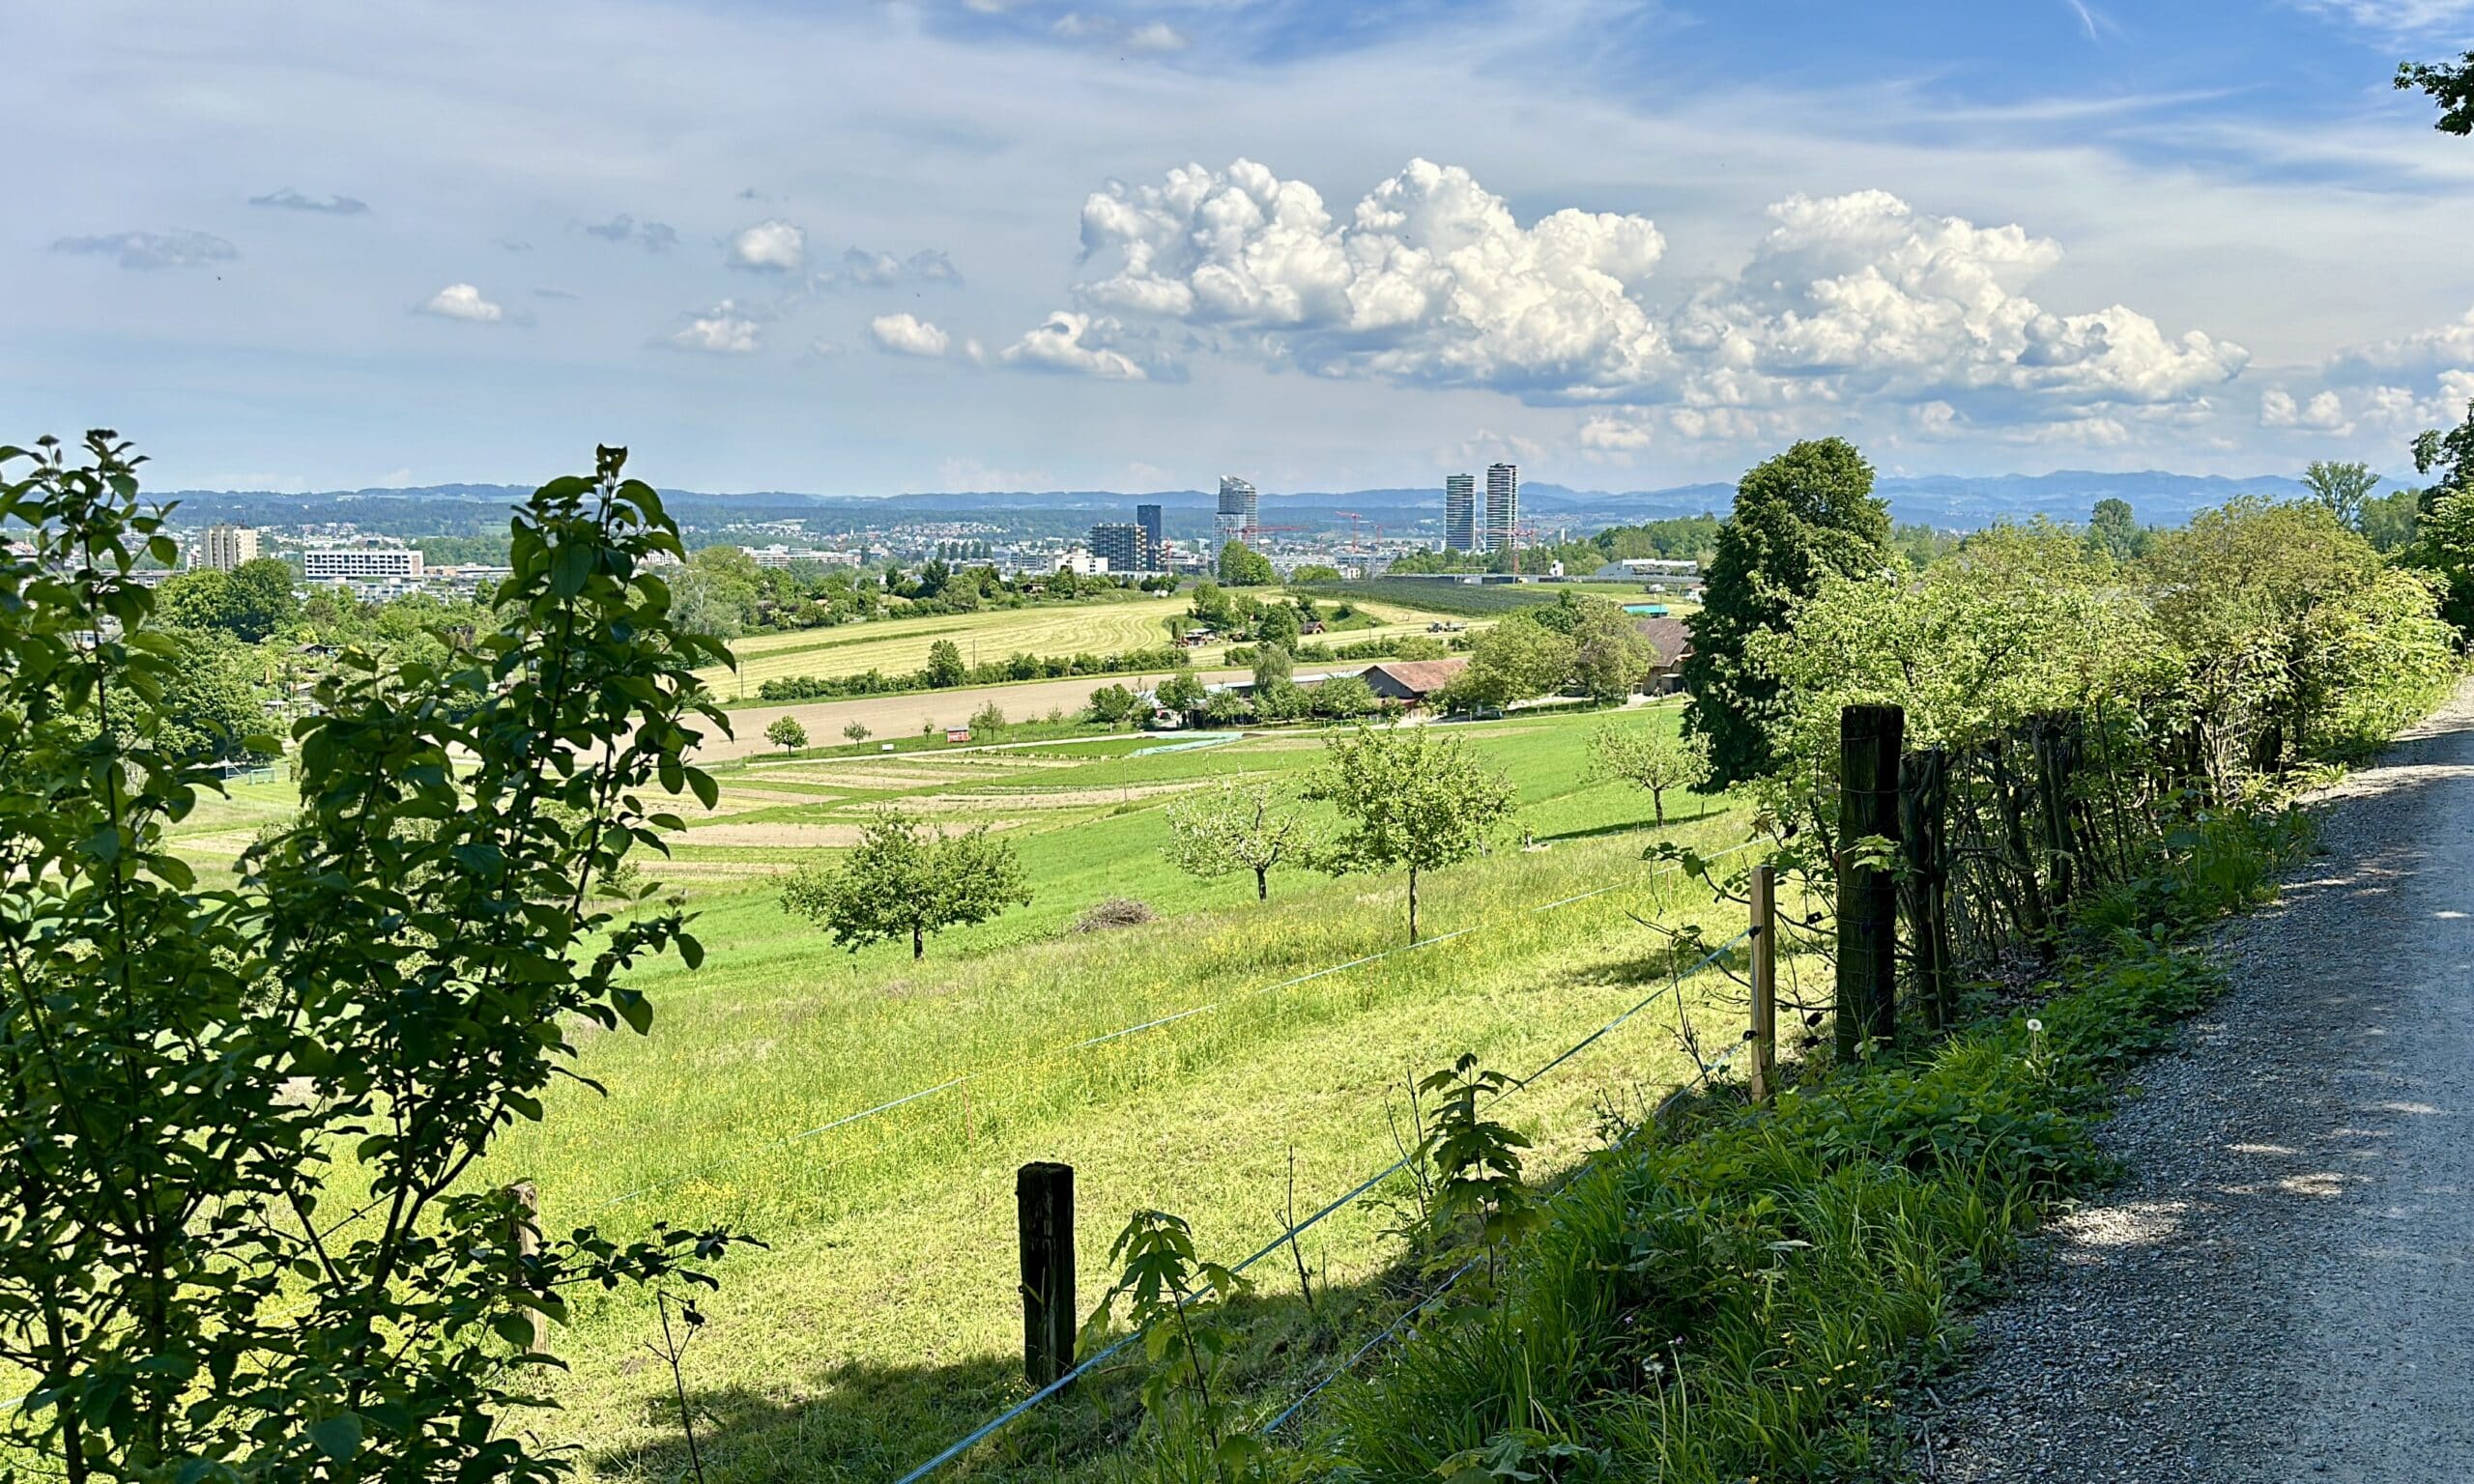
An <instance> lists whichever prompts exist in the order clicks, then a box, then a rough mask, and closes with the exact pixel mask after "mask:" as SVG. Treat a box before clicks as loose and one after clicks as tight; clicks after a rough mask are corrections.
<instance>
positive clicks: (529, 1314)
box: [508, 1180, 550, 1356]
mask: <svg viewBox="0 0 2474 1484" xmlns="http://www.w3.org/2000/svg"><path fill="white" fill-rule="evenodd" d="M508 1193H509V1194H511V1195H513V1196H514V1197H515V1216H514V1218H513V1230H512V1231H511V1232H510V1233H509V1235H510V1236H511V1237H513V1238H514V1239H515V1241H514V1246H515V1255H516V1256H518V1257H536V1256H538V1255H539V1254H540V1251H541V1192H540V1191H539V1190H537V1189H535V1188H534V1187H533V1184H532V1182H531V1181H529V1180H526V1181H519V1182H517V1183H516V1184H514V1185H512V1186H510V1187H509V1188H508ZM525 1318H526V1319H527V1320H528V1321H530V1322H531V1324H532V1342H531V1343H530V1344H528V1345H526V1346H525V1347H524V1353H525V1354H526V1355H529V1356H546V1355H548V1354H549V1353H550V1320H549V1316H547V1315H545V1314H543V1313H542V1312H541V1311H540V1310H539V1309H527V1310H525Z"/></svg>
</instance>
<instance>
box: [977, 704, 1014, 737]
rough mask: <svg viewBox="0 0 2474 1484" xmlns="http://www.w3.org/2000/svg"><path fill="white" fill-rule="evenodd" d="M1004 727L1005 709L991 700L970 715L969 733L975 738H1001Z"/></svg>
mask: <svg viewBox="0 0 2474 1484" xmlns="http://www.w3.org/2000/svg"><path fill="white" fill-rule="evenodd" d="M1005 725H1006V724H1005V708H1004V707H1003V706H1000V705H998V704H997V703H996V702H994V701H990V702H989V703H988V704H986V705H984V706H982V707H980V708H979V709H978V710H976V711H973V712H972V713H971V714H970V732H971V735H972V736H975V737H976V736H991V737H1002V736H1003V735H1005Z"/></svg>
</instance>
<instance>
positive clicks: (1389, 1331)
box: [1259, 933, 1750, 1438]
mask: <svg viewBox="0 0 2474 1484" xmlns="http://www.w3.org/2000/svg"><path fill="white" fill-rule="evenodd" d="M1744 936H1747V937H1748V936H1750V934H1749V933H1747V934H1744ZM1739 941H1740V939H1739ZM1729 946H1732V945H1729ZM1724 951H1725V950H1724V949H1721V950H1720V952H1724ZM1715 956H1716V955H1714V954H1713V955H1712V957H1715ZM1702 962H1703V964H1707V963H1708V962H1709V960H1708V959H1704V960H1702ZM1698 972H1700V966H1699V965H1696V966H1695V967H1694V968H1693V969H1691V970H1688V971H1687V976H1686V977H1689V975H1690V974H1694V973H1698ZM1742 1045H1743V1043H1742V1042H1737V1043H1736V1044H1735V1045H1732V1046H1729V1047H1728V1048H1727V1049H1726V1052H1725V1054H1724V1055H1722V1056H1720V1057H1719V1058H1718V1059H1717V1060H1716V1061H1714V1062H1712V1063H1710V1064H1709V1065H1708V1066H1706V1067H1704V1068H1702V1069H1701V1070H1699V1071H1697V1072H1695V1073H1694V1074H1693V1077H1692V1080H1691V1081H1689V1082H1686V1083H1684V1084H1683V1086H1681V1087H1677V1088H1674V1089H1672V1090H1670V1091H1669V1092H1668V1093H1667V1095H1666V1096H1665V1097H1664V1098H1661V1099H1658V1104H1657V1106H1656V1107H1654V1108H1652V1109H1651V1110H1650V1116H1649V1118H1648V1119H1647V1120H1645V1121H1644V1125H1643V1127H1656V1126H1657V1121H1658V1120H1659V1119H1660V1118H1663V1117H1665V1116H1666V1110H1667V1109H1669V1108H1671V1107H1673V1106H1675V1104H1676V1102H1677V1101H1678V1099H1682V1098H1683V1096H1684V1095H1685V1094H1687V1093H1695V1092H1699V1091H1700V1090H1701V1089H1703V1088H1705V1087H1708V1086H1709V1085H1710V1083H1711V1080H1712V1078H1714V1077H1715V1076H1716V1075H1717V1074H1718V1073H1719V1072H1720V1071H1723V1070H1726V1066H1727V1064H1728V1063H1729V1062H1732V1061H1734V1060H1735V1058H1736V1052H1737V1051H1739V1050H1740V1049H1742ZM1558 1060H1561V1058H1558ZM1549 1065H1552V1064H1549ZM1541 1070H1542V1069H1541ZM1635 1131H1637V1130H1635ZM1629 1142H1631V1134H1630V1133H1626V1134H1625V1136H1624V1137H1623V1138H1621V1139H1618V1140H1617V1141H1616V1142H1615V1144H1614V1145H1613V1146H1612V1147H1613V1148H1615V1149H1621V1148H1623V1147H1624V1146H1625V1144H1627V1143H1629ZM1571 1189H1572V1187H1571V1186H1570V1185H1568V1184H1567V1185H1566V1186H1565V1187H1564V1188H1563V1189H1561V1190H1558V1191H1556V1192H1555V1193H1554V1194H1553V1195H1550V1196H1548V1197H1547V1198H1546V1204H1547V1205H1548V1206H1550V1207H1551V1206H1553V1205H1554V1204H1555V1203H1556V1202H1557V1201H1560V1200H1562V1199H1563V1198H1564V1197H1565V1196H1566V1195H1568V1194H1569V1193H1570V1191H1571ZM1476 1266H1478V1259H1476V1258H1474V1257H1473V1258H1471V1259H1470V1260H1469V1261H1467V1262H1465V1263H1462V1264H1461V1265H1460V1266H1459V1267H1458V1268H1456V1269H1454V1270H1453V1271H1452V1273H1451V1275H1450V1276H1448V1277H1446V1278H1445V1279H1444V1280H1443V1281H1442V1282H1441V1283H1439V1284H1437V1285H1436V1286H1435V1289H1434V1291H1433V1292H1432V1293H1430V1294H1428V1295H1426V1296H1425V1297H1424V1299H1419V1300H1418V1302H1417V1305H1416V1306H1415V1307H1413V1308H1411V1309H1409V1310H1408V1311H1407V1312H1405V1313H1403V1314H1401V1315H1400V1316H1399V1317H1398V1318H1397V1319H1395V1320H1394V1321H1392V1323H1390V1324H1388V1325H1386V1326H1384V1327H1383V1328H1382V1329H1381V1330H1380V1331H1379V1332H1378V1333H1376V1335H1375V1336H1374V1338H1372V1339H1370V1340H1368V1341H1366V1343H1365V1344H1364V1345H1361V1346H1359V1347H1358V1348H1357V1351H1356V1352H1355V1353H1354V1354H1352V1355H1351V1356H1349V1357H1348V1358H1347V1359H1346V1360H1343V1361H1341V1362H1340V1363H1339V1364H1338V1365H1336V1366H1334V1367H1332V1368H1331V1369H1330V1370H1329V1371H1326V1372H1324V1373H1323V1377H1322V1379H1321V1380H1319V1381H1317V1382H1315V1383H1314V1384H1312V1385H1310V1386H1309V1387H1307V1388H1306V1390H1305V1391H1304V1392H1303V1393H1302V1394H1301V1395H1299V1397H1298V1398H1297V1400H1295V1401H1293V1402H1291V1403H1289V1404H1288V1406H1287V1407H1286V1408H1285V1409H1283V1410H1282V1411H1281V1412H1280V1415H1278V1416H1276V1417H1274V1418H1272V1419H1271V1420H1270V1421H1269V1422H1266V1423H1264V1424H1263V1425H1262V1427H1261V1429H1260V1430H1259V1433H1260V1436H1262V1437H1264V1438H1269V1437H1272V1436H1273V1435H1274V1434H1276V1433H1278V1432H1279V1431H1280V1429H1281V1428H1282V1427H1284V1426H1286V1425H1287V1423H1288V1420H1289V1419H1290V1418H1291V1417H1294V1416H1296V1415H1297V1414H1298V1413H1300V1412H1303V1411H1305V1410H1306V1404H1307V1403H1308V1402H1310V1401H1312V1400H1313V1399H1314V1398H1315V1396H1316V1395H1317V1394H1318V1393H1319V1392H1321V1391H1322V1389H1323V1388H1324V1387H1325V1386H1328V1385H1330V1384H1332V1383H1334V1382H1336V1381H1338V1380H1339V1379H1340V1378H1341V1377H1343V1376H1345V1375H1347V1374H1348V1373H1349V1372H1351V1371H1353V1370H1356V1369H1357V1367H1358V1363H1359V1362H1360V1361H1362V1360H1364V1359H1365V1358H1366V1356H1369V1355H1372V1354H1373V1353H1374V1352H1375V1350H1376V1349H1378V1348H1379V1347H1380V1346H1381V1345H1382V1344H1383V1342H1384V1341H1386V1340H1389V1339H1390V1338H1392V1337H1393V1336H1394V1335H1395V1334H1397V1333H1399V1332H1400V1329H1401V1327H1403V1326H1405V1325H1407V1324H1408V1323H1409V1322H1410V1321H1412V1320H1414V1319H1416V1318H1417V1317H1418V1316H1419V1315H1421V1314H1423V1313H1424V1312H1425V1311H1426V1310H1427V1309H1429V1308H1431V1307H1433V1306H1434V1305H1435V1303H1437V1302H1438V1301H1440V1300H1441V1299H1442V1298H1443V1297H1444V1296H1445V1295H1446V1294H1449V1293H1450V1292H1452V1289H1453V1285H1454V1284H1456V1283H1458V1282H1459V1281H1460V1280H1461V1278H1462V1277H1464V1276H1466V1275H1467V1274H1468V1271H1469V1270H1470V1269H1472V1268H1475V1267H1476Z"/></svg>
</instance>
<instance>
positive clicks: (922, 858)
mask: <svg viewBox="0 0 2474 1484" xmlns="http://www.w3.org/2000/svg"><path fill="white" fill-rule="evenodd" d="M1030 899H1031V892H1030V888H1029V886H1028V885H1026V884H1025V883H1024V881H1023V878H1022V863H1021V861H1020V860H1019V859H1017V858H1016V857H1015V854H1014V847H1013V846H1012V845H1009V844H1007V843H1006V842H1003V841H1001V840H996V839H993V838H992V837H991V836H990V835H989V833H988V826H987V825H984V824H982V825H975V826H973V827H972V828H970V829H967V830H964V831H963V832H962V833H961V834H959V835H950V836H948V835H942V834H939V833H938V831H937V830H936V828H935V826H934V825H929V824H922V823H921V822H920V821H918V820H917V819H914V818H912V817H910V816H909V815H907V814H905V813H901V812H900V811H898V810H890V809H888V810H884V811H882V812H880V813H877V816H876V817H875V818H873V819H871V820H869V821H868V823H867V824H866V825H864V826H862V827H861V829H860V832H859V843H858V844H856V845H855V846H853V847H851V850H850V853H849V856H848V857H846V858H845V859H844V860H843V861H842V862H841V863H840V864H839V865H835V866H811V867H808V868H806V869H804V870H799V871H797V872H795V873H793V874H792V875H791V878H790V879H789V880H788V881H786V882H785V883H783V886H782V906H783V908H784V909H785V910H787V911H790V912H792V913H795V914H797V915H798V916H800V917H804V918H806V919H808V920H809V921H810V922H813V923H815V924H816V925H817V926H818V927H820V928H824V929H825V930H826V931H828V932H830V933H832V934H833V941H834V942H836V943H839V944H841V945H842V946H843V947H845V948H847V949H849V950H850V952H852V953H854V954H855V953H857V952H858V951H859V950H861V949H863V948H865V947H867V946H868V945H869V944H871V943H877V942H883V941H886V940H889V939H890V940H894V941H899V940H901V939H903V938H908V939H909V940H910V956H911V957H913V958H917V957H920V956H923V955H925V954H926V953H927V952H928V940H929V939H930V938H931V937H934V936H935V934H937V933H939V932H942V931H944V930H945V929H946V928H962V927H967V926H969V925H971V924H973V923H984V922H987V921H988V920H989V919H990V918H992V917H995V916H997V915H998V914H1000V913H1002V912H1003V911H1004V910H1005V909H1006V908H1007V907H1013V906H1027V905H1029V903H1030Z"/></svg>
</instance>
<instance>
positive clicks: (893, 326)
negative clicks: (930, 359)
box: [868, 314, 953, 356]
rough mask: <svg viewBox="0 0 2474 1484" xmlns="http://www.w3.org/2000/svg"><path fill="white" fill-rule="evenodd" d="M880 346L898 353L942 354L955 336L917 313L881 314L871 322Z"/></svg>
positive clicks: (907, 354) (870, 330)
mask: <svg viewBox="0 0 2474 1484" xmlns="http://www.w3.org/2000/svg"><path fill="white" fill-rule="evenodd" d="M868 334H869V335H870V337H872V338H873V339H874V340H875V341H876V342H877V349H878V350H882V351H889V352H891V353H892V354H894V355H897V356H942V355H944V354H945V351H946V349H947V348H948V347H950V346H951V345H952V344H953V337H952V336H950V335H948V334H946V333H945V332H944V331H943V330H941V329H938V328H936V327H935V326H934V325H931V324H929V323H928V322H927V321H926V320H923V319H921V318H919V316H917V315H915V314H880V315H877V317H876V318H875V319H873V320H870V321H869V322H868Z"/></svg>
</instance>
